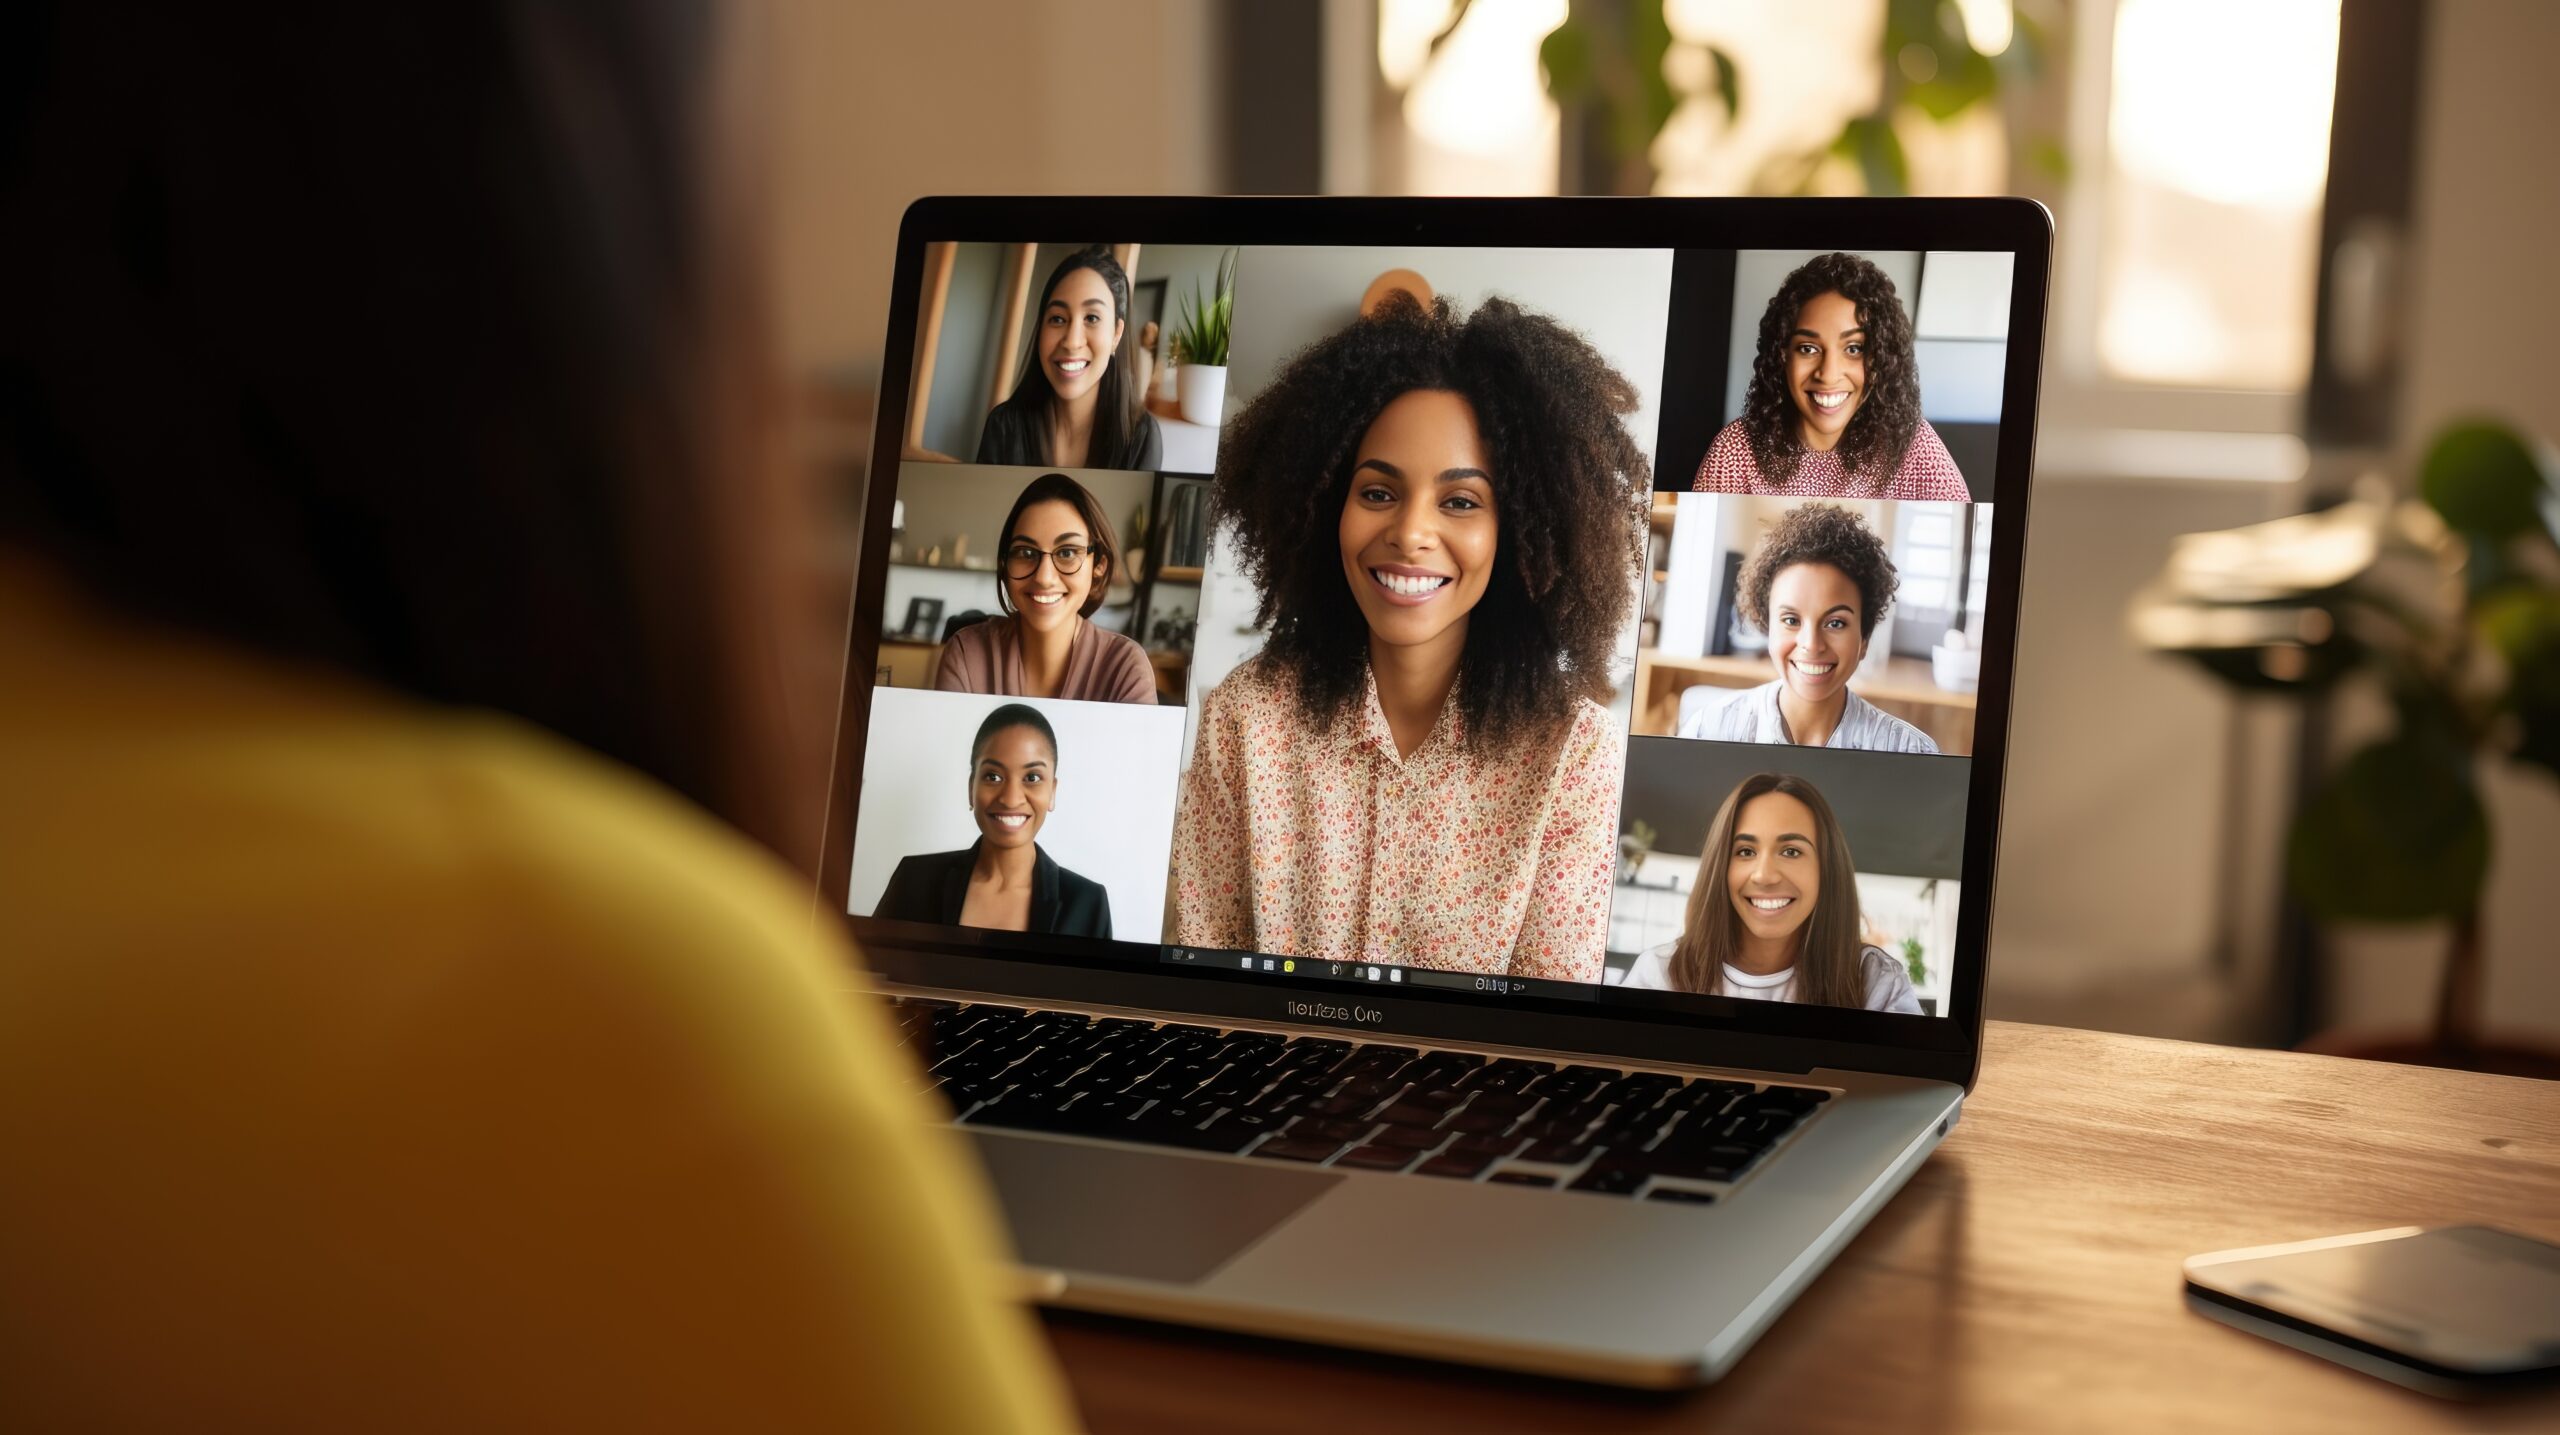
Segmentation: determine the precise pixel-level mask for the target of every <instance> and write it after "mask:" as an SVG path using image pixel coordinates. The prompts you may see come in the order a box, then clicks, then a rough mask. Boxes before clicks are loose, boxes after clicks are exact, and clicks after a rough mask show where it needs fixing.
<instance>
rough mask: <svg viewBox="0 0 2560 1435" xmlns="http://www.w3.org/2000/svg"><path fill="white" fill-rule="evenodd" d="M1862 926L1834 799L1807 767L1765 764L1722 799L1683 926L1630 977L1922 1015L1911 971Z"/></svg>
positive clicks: (1669, 987)
mask: <svg viewBox="0 0 2560 1435" xmlns="http://www.w3.org/2000/svg"><path fill="white" fill-rule="evenodd" d="M1860 926H1861V923H1860V920H1859V916H1858V883H1857V869H1856V868H1854V867H1852V866H1851V865H1850V861H1849V839H1848V838H1847V837H1846V836H1844V835H1843V834H1842V833H1841V831H1840V820H1839V819H1838V818H1837V817H1834V816H1833V815H1832V813H1831V804H1830V803H1829V802H1826V801H1824V800H1823V796H1822V793H1821V791H1820V790H1819V789H1817V788H1816V787H1815V786H1814V785H1813V784H1812V783H1810V782H1807V781H1805V780H1804V779H1803V778H1801V777H1796V776H1794V775H1792V774H1788V773H1777V772H1764V773H1760V774H1758V775H1756V776H1753V777H1746V778H1744V779H1743V780H1742V782H1741V784H1740V785H1739V786H1737V787H1735V788H1734V789H1733V792H1732V793H1731V794H1730V795H1729V796H1727V797H1726V798H1725V800H1724V805H1723V806H1721V807H1719V808H1717V809H1716V817H1715V821H1714V823H1713V824H1711V825H1710V826H1709V828H1708V831H1707V850H1706V851H1705V852H1704V853H1703V854H1701V855H1700V857H1699V859H1698V880H1697V884H1696V886H1695V887H1694V888H1692V889H1691V891H1690V893H1689V910H1688V915H1687V918H1686V920H1684V921H1683V922H1682V924H1681V928H1680V935H1679V936H1678V937H1676V938H1674V939H1672V940H1671V941H1668V942H1665V943H1663V944H1662V945H1661V946H1658V947H1655V948H1653V949H1652V950H1650V951H1647V952H1645V953H1644V954H1642V955H1641V956H1638V957H1637V958H1636V961H1635V965H1634V966H1632V967H1630V968H1629V969H1628V970H1627V979H1626V982H1625V985H1627V986H1629V987H1639V988H1651V989H1654V990H1657V991H1675V992H1698V993H1701V994H1703V995H1708V996H1726V997H1740V998H1742V999H1744V1000H1746V1001H1774V1002H1805V1003H1809V1004H1811V1005H1814V1006H1847V1007H1864V1008H1866V1009H1867V1010H1869V1011H1897V1012H1907V1013H1910V1014H1911V1015H1913V1016H1917V1015H1919V1014H1920V998H1919V997H1918V996H1916V995H1914V994H1913V992H1912V990H1911V974H1910V973H1909V972H1907V971H1905V970H1904V969H1903V965H1902V963H1900V962H1898V961H1895V960H1894V959H1893V955H1892V954H1891V953H1889V952H1887V951H1886V950H1885V949H1884V948H1882V947H1871V946H1868V945H1867V944H1866V941H1865V939H1864V938H1863V937H1861V936H1860V935H1859V929H1860Z"/></svg>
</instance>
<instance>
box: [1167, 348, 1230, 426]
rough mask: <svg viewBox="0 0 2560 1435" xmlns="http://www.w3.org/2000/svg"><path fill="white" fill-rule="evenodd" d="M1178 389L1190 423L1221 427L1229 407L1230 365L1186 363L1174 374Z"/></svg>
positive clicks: (1184, 416) (1183, 410)
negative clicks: (1228, 380)
mask: <svg viewBox="0 0 2560 1435" xmlns="http://www.w3.org/2000/svg"><path fill="white" fill-rule="evenodd" d="M1174 388H1175V390H1176V391H1177V392H1178V393H1179V394H1180V395H1181V398H1180V399H1179V400H1178V402H1179V403H1180V404H1181V407H1182V417H1183V419H1184V420H1185V421H1186V422H1189V423H1195V424H1205V425H1207V426H1208V427H1210V428H1216V427H1217V426H1218V420H1219V419H1220V418H1221V417H1223V416H1224V413H1223V411H1224V410H1225V408H1226V406H1227V366H1226V365H1224V364H1185V365H1183V366H1182V367H1181V368H1180V369H1179V370H1177V371H1176V372H1175V374H1174Z"/></svg>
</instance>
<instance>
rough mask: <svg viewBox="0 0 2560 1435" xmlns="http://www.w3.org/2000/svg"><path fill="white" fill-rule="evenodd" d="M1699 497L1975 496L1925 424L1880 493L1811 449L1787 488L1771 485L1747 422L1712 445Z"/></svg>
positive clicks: (1701, 471) (1832, 457) (1960, 499)
mask: <svg viewBox="0 0 2560 1435" xmlns="http://www.w3.org/2000/svg"><path fill="white" fill-rule="evenodd" d="M1689 487H1690V489H1691V491H1693V492H1697V493H1767V494H1778V495H1781V496H1784V497H1788V498H1890V499H1899V500H1905V501H1911V500H1917V501H1921V502H1927V503H1971V502H1973V494H1972V492H1971V491H1970V490H1968V489H1967V488H1966V487H1965V486H1964V472H1963V470H1961V469H1959V468H1957V467H1956V460H1955V455H1953V454H1951V453H1949V452H1947V441H1946V440H1945V439H1942V438H1940V437H1938V431H1937V430H1936V429H1933V428H1931V427H1929V421H1928V420H1927V419H1922V420H1921V421H1920V427H1919V428H1918V429H1916V430H1914V431H1913V432H1912V435H1911V446H1910V447H1909V448H1907V449H1904V450H1903V451H1902V463H1901V464H1900V465H1899V466H1898V467H1896V468H1895V469H1894V471H1893V481H1892V482H1891V483H1888V484H1886V485H1885V486H1884V491H1883V492H1881V493H1879V492H1877V491H1876V486H1875V484H1874V483H1873V482H1872V481H1871V480H1870V478H1869V477H1868V476H1867V475H1865V474H1859V475H1856V476H1854V477H1853V476H1851V474H1850V473H1849V471H1848V470H1847V469H1845V468H1842V467H1841V466H1840V455H1838V454H1836V453H1820V452H1816V451H1814V450H1812V449H1807V450H1806V451H1805V453H1804V455H1803V456H1802V457H1801V458H1798V459H1797V460H1796V471H1795V474H1794V476H1792V477H1790V478H1789V479H1788V480H1787V481H1786V482H1784V483H1772V482H1770V481H1769V480H1768V479H1766V478H1763V477H1761V476H1760V464H1759V462H1758V461H1757V460H1755V459H1753V458H1752V456H1751V439H1750V437H1749V436H1748V435H1746V434H1744V433H1743V431H1742V420H1740V419H1735V420H1734V421H1733V422H1731V423H1729V424H1726V425H1725V426H1724V427H1723V428H1722V429H1720V430H1718V431H1717V433H1716V441H1715V442H1714V443H1711V444H1709V445H1707V457H1706V461H1705V462H1703V463H1701V464H1699V465H1698V479H1697V482H1695V483H1693V484H1691V485H1690V486H1689Z"/></svg>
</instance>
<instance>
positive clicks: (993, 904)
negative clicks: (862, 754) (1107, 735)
mask: <svg viewBox="0 0 2560 1435" xmlns="http://www.w3.org/2000/svg"><path fill="white" fill-rule="evenodd" d="M1057 791H1058V735H1057V733H1056V732H1054V731H1053V730H1051V728H1050V726H1049V720H1048V719H1047V718H1045V717H1042V716H1041V715H1040V710H1039V709H1037V708H1034V707H1032V706H1030V705H1029V704H1027V703H1006V704H1005V705H1004V706H1002V707H1000V708H997V709H996V710H995V711H994V712H991V713H989V714H987V720H986V721H985V722H983V723H980V724H979V725H978V736H977V740H976V741H975V742H973V743H971V744H970V746H969V813H970V815H971V816H972V817H974V818H976V819H977V823H978V834H979V835H978V840H977V842H976V843H974V844H973V845H971V846H969V847H966V848H964V849H962V850H960V851H958V852H933V853H925V854H920V855H918V856H914V857H906V858H901V859H900V860H899V862H898V867H897V870H896V871H894V872H891V873H890V874H889V886H888V890H886V891H884V892H882V893H881V894H880V905H879V906H878V907H877V908H875V909H873V911H872V915H873V916H875V917H890V918H895V919H897V920H900V921H907V922H939V923H942V924H944V925H947V926H961V927H989V928H993V929H995V930H997V931H1002V932H1054V933H1057V934H1059V935H1061V936H1069V937H1108V936H1110V935H1111V898H1110V894H1109V893H1107V892H1105V891H1104V890H1103V887H1102V884H1101V883H1099V882H1096V881H1093V880H1092V879H1090V878H1086V877H1079V876H1077V875H1076V874H1075V873H1073V872H1070V871H1068V870H1067V869H1066V868H1064V867H1061V866H1059V865H1058V864H1057V862H1056V861H1055V860H1054V859H1052V858H1051V857H1050V856H1049V854H1048V853H1046V852H1043V851H1041V850H1040V844H1039V842H1038V840H1037V839H1038V838H1039V836H1040V828H1041V827H1042V826H1043V825H1044V824H1045V823H1047V821H1048V820H1049V813H1050V811H1051V810H1052V809H1053V808H1054V807H1056V805H1057V800H1058V799H1057Z"/></svg>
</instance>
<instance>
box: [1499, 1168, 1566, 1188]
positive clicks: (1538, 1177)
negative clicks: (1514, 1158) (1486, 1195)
mask: <svg viewBox="0 0 2560 1435" xmlns="http://www.w3.org/2000/svg"><path fill="white" fill-rule="evenodd" d="M1485 1181H1486V1183H1487V1184H1489V1185H1495V1186H1547V1187H1553V1186H1554V1185H1555V1183H1556V1178H1555V1177H1553V1176H1550V1175H1548V1174H1547V1173H1546V1172H1544V1171H1496V1172H1494V1173H1493V1174H1492V1175H1490V1176H1487V1177H1485Z"/></svg>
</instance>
